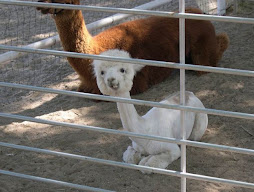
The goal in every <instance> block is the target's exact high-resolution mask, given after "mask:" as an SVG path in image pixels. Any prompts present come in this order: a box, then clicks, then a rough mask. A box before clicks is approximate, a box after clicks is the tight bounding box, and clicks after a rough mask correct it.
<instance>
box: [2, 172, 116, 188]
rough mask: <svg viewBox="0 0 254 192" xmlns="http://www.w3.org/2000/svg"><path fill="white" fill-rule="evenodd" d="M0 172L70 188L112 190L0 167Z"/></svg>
mask: <svg viewBox="0 0 254 192" xmlns="http://www.w3.org/2000/svg"><path fill="white" fill-rule="evenodd" d="M0 174H3V175H8V176H13V177H19V178H23V179H29V180H33V181H39V182H44V183H50V184H57V185H61V186H64V187H70V188H74V189H80V190H87V191H96V192H112V191H110V190H105V189H99V188H95V187H89V186H85V185H78V184H73V183H67V182H64V181H58V180H53V179H47V178H43V177H36V176H32V175H25V174H21V173H15V172H11V171H5V170H1V169H0Z"/></svg>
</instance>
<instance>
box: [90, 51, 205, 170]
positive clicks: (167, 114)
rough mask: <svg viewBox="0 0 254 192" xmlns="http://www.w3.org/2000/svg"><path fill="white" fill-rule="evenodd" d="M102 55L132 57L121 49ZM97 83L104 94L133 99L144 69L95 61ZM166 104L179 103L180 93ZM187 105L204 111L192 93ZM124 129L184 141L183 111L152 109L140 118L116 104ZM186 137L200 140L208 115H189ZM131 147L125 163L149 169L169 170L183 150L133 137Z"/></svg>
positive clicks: (120, 104) (189, 113) (134, 111)
mask: <svg viewBox="0 0 254 192" xmlns="http://www.w3.org/2000/svg"><path fill="white" fill-rule="evenodd" d="M101 55H107V56H118V57H124V58H130V55H129V54H128V53H127V52H125V51H121V50H108V51H106V52H104V53H101ZM93 66H94V72H95V75H96V81H97V84H98V87H99V89H100V91H101V92H102V93H103V94H106V95H111V96H118V97H125V98H131V97H130V92H129V91H130V90H131V87H132V84H133V82H132V81H133V78H134V75H135V72H136V71H138V70H140V68H142V67H143V66H140V65H132V64H127V63H118V62H109V61H100V60H94V62H93ZM161 103H164V104H172V105H176V104H179V93H175V94H173V95H170V96H169V97H168V98H166V99H165V100H163V101H161ZM186 105H187V106H191V107H198V108H204V105H203V104H202V102H201V101H200V100H199V99H198V98H197V97H196V96H195V95H194V94H193V93H192V92H186ZM117 108H118V111H119V113H120V118H121V121H122V125H123V128H124V130H126V131H131V132H136V133H141V134H148V135H158V136H163V137H170V138H177V139H180V138H181V128H180V111H179V110H172V109H163V108H152V109H151V110H150V111H148V112H147V113H146V114H145V115H144V116H142V117H141V116H139V115H138V113H137V111H136V109H135V107H134V105H132V104H126V103H117ZM185 118H186V119H185V121H186V126H185V128H186V138H188V139H191V140H199V139H201V137H202V136H203V134H204V132H205V130H206V128H207V124H208V117H207V114H202V113H193V112H186V114H185ZM130 139H131V140H132V146H129V147H128V148H127V150H126V151H125V152H124V154H123V160H124V161H125V162H126V163H133V164H139V165H146V166H150V167H157V168H163V169H164V168H166V167H167V166H168V165H169V164H170V163H171V162H173V161H174V160H176V159H178V158H179V157H180V148H179V147H178V145H177V144H174V143H164V142H158V141H152V140H145V139H138V138H130Z"/></svg>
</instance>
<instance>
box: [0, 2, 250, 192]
mask: <svg viewBox="0 0 254 192" xmlns="http://www.w3.org/2000/svg"><path fill="white" fill-rule="evenodd" d="M123 2H125V1H123ZM7 9H10V7H8V8H7ZM3 10H5V9H4V8H3ZM5 11H6V10H5ZM227 14H228V15H234V13H233V11H232V10H229V11H228V13H227ZM2 16H3V15H2ZM36 16H37V17H38V18H39V19H38V21H43V22H44V21H45V22H46V24H45V25H46V26H48V27H50V29H49V30H48V31H47V33H50V35H54V34H55V31H53V29H52V27H53V26H54V24H52V22H51V20H50V18H49V17H45V16H43V17H42V16H40V15H39V14H38V13H37V14H36ZM234 16H235V15H234ZM236 16H239V17H250V18H253V17H254V4H253V3H252V4H250V3H245V4H240V7H239V11H238V13H237V15H236ZM28 17H29V16H28ZM4 18H6V17H4ZM93 20H97V18H96V17H92V18H91V20H90V22H92V21H93ZM3 22H4V21H3ZM8 22H9V24H8V25H10V26H11V24H12V23H11V22H15V21H12V20H8ZM214 25H215V28H216V31H217V33H219V32H227V33H228V35H229V38H230V46H229V48H228V50H227V51H226V52H225V54H224V56H223V58H222V60H221V61H220V66H221V67H225V68H235V69H245V70H253V68H254V57H253V53H254V38H253V37H254V25H249V24H235V23H224V22H221V23H219V22H214ZM32 29H33V28H31V30H32ZM13 30H14V28H13ZM41 30H47V29H44V28H43V29H41ZM45 34H46V32H45ZM43 37H44V36H43V35H41V36H39V35H38V36H36V37H33V38H37V39H42V38H43ZM31 38H32V37H31ZM6 39H7V40H6ZM6 39H5V41H3V42H2V43H3V44H11V42H13V44H15V43H16V42H14V40H10V41H9V39H13V38H12V37H11V35H10V37H8V38H6ZM29 40H31V39H29V38H27V41H29ZM33 40H34V39H32V40H31V41H33ZM53 48H55V47H53ZM56 48H57V49H59V48H58V47H57V46H56ZM20 63H22V65H21V64H20ZM16 68H18V69H19V70H16ZM0 80H1V81H6V82H16V83H24V84H29V85H37V86H45V87H50V88H56V89H64V90H75V89H76V88H77V86H78V82H79V80H78V77H77V75H76V73H74V71H73V70H72V69H71V67H70V66H69V65H68V63H67V62H66V60H65V59H64V58H59V57H51V56H40V57H38V55H36V54H30V55H28V56H26V57H22V58H20V59H19V60H18V61H12V62H9V63H7V64H4V65H2V66H0ZM186 89H187V90H188V91H192V92H194V93H195V94H196V95H197V96H198V97H199V98H200V99H201V101H202V102H203V103H204V105H205V106H206V107H207V108H212V109H220V110H228V111H237V112H243V113H252V114H253V113H254V98H253V95H254V83H253V79H252V78H250V77H242V76H233V75H223V74H216V73H209V74H205V75H203V76H197V75H196V74H195V72H192V71H187V72H186ZM178 90H179V71H176V72H175V73H174V74H173V75H172V76H171V77H169V78H168V79H167V80H166V81H164V82H163V83H161V84H158V85H156V86H153V87H152V88H151V89H149V90H148V91H147V92H145V93H142V94H139V95H136V96H133V98H135V99H142V100H149V101H160V100H162V99H163V98H165V97H166V96H167V95H169V94H172V93H173V92H175V91H178ZM136 108H137V110H138V112H139V113H140V115H142V114H144V113H146V111H147V110H149V108H148V107H144V106H136ZM0 112H4V113H13V114H19V115H26V116H31V117H36V118H42V119H48V120H54V121H63V122H68V123H76V124H81V125H91V126H98V127H104V128H109V129H116V130H121V129H122V125H121V121H120V118H119V114H118V111H117V108H116V104H115V103H112V102H95V101H93V100H89V99H81V98H76V97H69V96H64V95H55V94H45V93H39V92H32V91H21V90H16V89H10V88H1V87H0ZM253 123H254V122H253V120H245V119H234V118H229V117H220V116H215V115H209V125H208V129H207V131H206V133H205V135H204V136H203V138H202V140H201V141H202V142H206V143H214V144H220V145H228V146H235V147H242V148H249V149H254V128H253V127H254V124H253ZM0 141H2V142H8V143H13V144H18V145H25V146H31V147H37V148H45V149H50V150H55V151H62V152H66V153H72V154H78V155H84V156H91V157H96V158H103V159H107V160H114V161H120V162H121V161H122V154H123V152H124V151H125V150H126V148H127V147H128V145H129V144H130V139H129V138H127V137H123V136H117V135H110V134H102V133H98V132H92V131H84V130H79V129H73V128H66V127H60V126H50V125H44V124H37V123H31V122H27V121H16V120H12V119H5V118H0ZM0 169H3V170H8V171H13V172H18V173H23V174H28V175H34V176H39V177H45V178H50V179H55V180H62V181H66V182H71V183H76V184H81V185H87V186H92V187H97V188H103V189H108V190H115V191H128V192H134V191H140V192H157V191H158V192H166V191H167V192H168V191H171V192H177V191H180V178H177V177H172V176H165V175H159V174H152V175H144V174H142V173H141V172H139V171H136V170H130V169H124V168H118V167H112V166H106V165H100V164H95V163H88V162H86V161H80V160H73V159H67V158H62V157H56V156H51V155H44V154H39V153H33V152H25V151H21V150H14V149H9V148H5V147H0ZM168 169H170V170H176V171H179V170H180V159H178V160H177V161H175V162H173V163H172V164H171V165H170V166H169V167H168ZM187 171H188V172H190V173H195V174H202V175H207V176H213V177H221V178H225V179H233V180H240V181H246V182H252V183H254V175H253V173H254V157H253V156H249V155H240V154H237V153H228V152H219V151H216V150H208V149H200V148H194V147H187ZM35 191H36V192H45V191H47V192H58V191H59V192H60V191H61V192H62V191H65V192H67V191H68V192H70V191H78V190H75V189H69V188H66V187H62V186H58V185H53V184H45V183H40V182H33V181H29V180H24V179H19V178H14V177H9V176H5V175H0V192H35ZM187 191H189V192H251V191H253V190H251V189H244V188H240V187H234V186H231V185H225V184H217V183H210V182H201V181H195V180H187Z"/></svg>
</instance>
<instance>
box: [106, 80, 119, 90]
mask: <svg viewBox="0 0 254 192" xmlns="http://www.w3.org/2000/svg"><path fill="white" fill-rule="evenodd" d="M107 81H108V86H109V87H110V88H111V89H114V90H117V89H118V88H119V82H118V81H117V80H116V79H115V78H109V79H108V80H107Z"/></svg>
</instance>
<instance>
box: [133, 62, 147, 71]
mask: <svg viewBox="0 0 254 192" xmlns="http://www.w3.org/2000/svg"><path fill="white" fill-rule="evenodd" d="M144 67H145V65H139V64H133V69H134V71H135V73H137V72H139V71H140V70H141V69H142V68H144Z"/></svg>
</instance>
